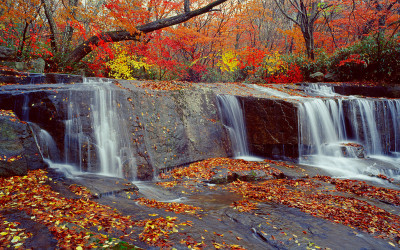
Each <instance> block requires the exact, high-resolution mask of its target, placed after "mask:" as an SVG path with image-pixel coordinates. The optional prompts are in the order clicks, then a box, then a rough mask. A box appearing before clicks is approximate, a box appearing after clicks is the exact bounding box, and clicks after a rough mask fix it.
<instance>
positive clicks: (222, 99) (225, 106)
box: [217, 95, 250, 157]
mask: <svg viewBox="0 0 400 250" xmlns="http://www.w3.org/2000/svg"><path fill="white" fill-rule="evenodd" d="M217 99H218V108H219V111H220V114H221V116H222V121H223V122H224V125H225V127H226V128H227V129H228V131H229V137H230V139H231V142H232V148H233V153H234V156H235V157H243V156H250V152H249V147H248V144H247V135H246V125H245V122H244V117H243V111H242V108H241V107H240V103H239V101H238V99H237V98H236V97H235V96H232V95H218V96H217Z"/></svg>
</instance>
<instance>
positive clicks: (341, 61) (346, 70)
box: [329, 34, 400, 83]
mask: <svg viewBox="0 0 400 250" xmlns="http://www.w3.org/2000/svg"><path fill="white" fill-rule="evenodd" d="M399 70H400V45H399V44H398V43H397V42H396V41H395V39H390V40H384V39H382V37H381V35H379V34H375V35H372V36H369V37H366V38H365V39H363V40H362V41H360V42H358V43H356V44H354V45H352V46H350V47H347V48H343V49H339V50H337V51H336V52H335V53H334V55H333V56H332V57H331V58H330V63H329V71H330V72H333V73H335V74H336V75H337V76H338V77H339V78H340V80H342V81H346V80H369V81H384V82H397V83H399V82H400V72H399Z"/></svg>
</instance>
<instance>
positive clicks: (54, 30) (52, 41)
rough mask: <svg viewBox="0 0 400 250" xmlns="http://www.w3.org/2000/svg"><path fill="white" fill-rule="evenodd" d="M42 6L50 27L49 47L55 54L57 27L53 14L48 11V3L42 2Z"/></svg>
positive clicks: (56, 49)
mask: <svg viewBox="0 0 400 250" xmlns="http://www.w3.org/2000/svg"><path fill="white" fill-rule="evenodd" d="M42 4H43V7H44V14H45V15H46V18H47V21H48V22H49V27H50V46H51V49H52V51H53V54H55V53H56V52H57V51H58V48H57V42H56V33H57V25H56V22H55V21H54V18H53V12H52V11H51V9H50V3H49V1H48V0H42Z"/></svg>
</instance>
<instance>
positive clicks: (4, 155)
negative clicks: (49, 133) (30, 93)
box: [0, 110, 46, 177]
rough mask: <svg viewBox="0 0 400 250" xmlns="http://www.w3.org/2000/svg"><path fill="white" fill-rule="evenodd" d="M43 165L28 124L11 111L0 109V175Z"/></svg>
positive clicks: (22, 173)
mask: <svg viewBox="0 0 400 250" xmlns="http://www.w3.org/2000/svg"><path fill="white" fill-rule="evenodd" d="M45 166H46V165H45V164H44V162H43V160H42V157H41V155H40V152H39V149H38V147H37V144H36V142H35V138H34V136H33V134H32V132H31V130H30V128H29V125H28V124H27V123H25V122H22V121H20V119H19V118H18V117H17V116H16V115H15V114H14V113H13V112H12V111H6V110H0V177H8V176H14V175H24V174H26V173H27V171H28V170H33V169H38V168H43V167H45Z"/></svg>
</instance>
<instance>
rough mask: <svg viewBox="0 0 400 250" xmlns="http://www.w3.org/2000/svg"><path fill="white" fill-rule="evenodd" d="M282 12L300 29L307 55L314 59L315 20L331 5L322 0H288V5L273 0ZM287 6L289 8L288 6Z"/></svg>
mask: <svg viewBox="0 0 400 250" xmlns="http://www.w3.org/2000/svg"><path fill="white" fill-rule="evenodd" d="M274 1H275V3H276V5H277V6H278V8H279V10H280V11H281V12H282V14H283V15H284V16H285V17H286V18H288V19H289V20H291V21H292V22H293V23H295V24H296V25H297V26H298V27H300V29H301V33H302V35H303V38H304V42H305V46H306V50H307V56H308V57H309V58H310V59H312V60H314V58H315V52H314V50H315V45H314V31H315V22H316V21H317V19H318V18H319V17H320V14H321V11H323V10H324V9H327V8H329V7H330V6H331V5H330V4H326V3H324V1H322V0H289V1H288V2H289V4H288V6H286V5H287V4H286V3H285V2H284V1H278V0H274ZM288 7H289V8H288Z"/></svg>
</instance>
